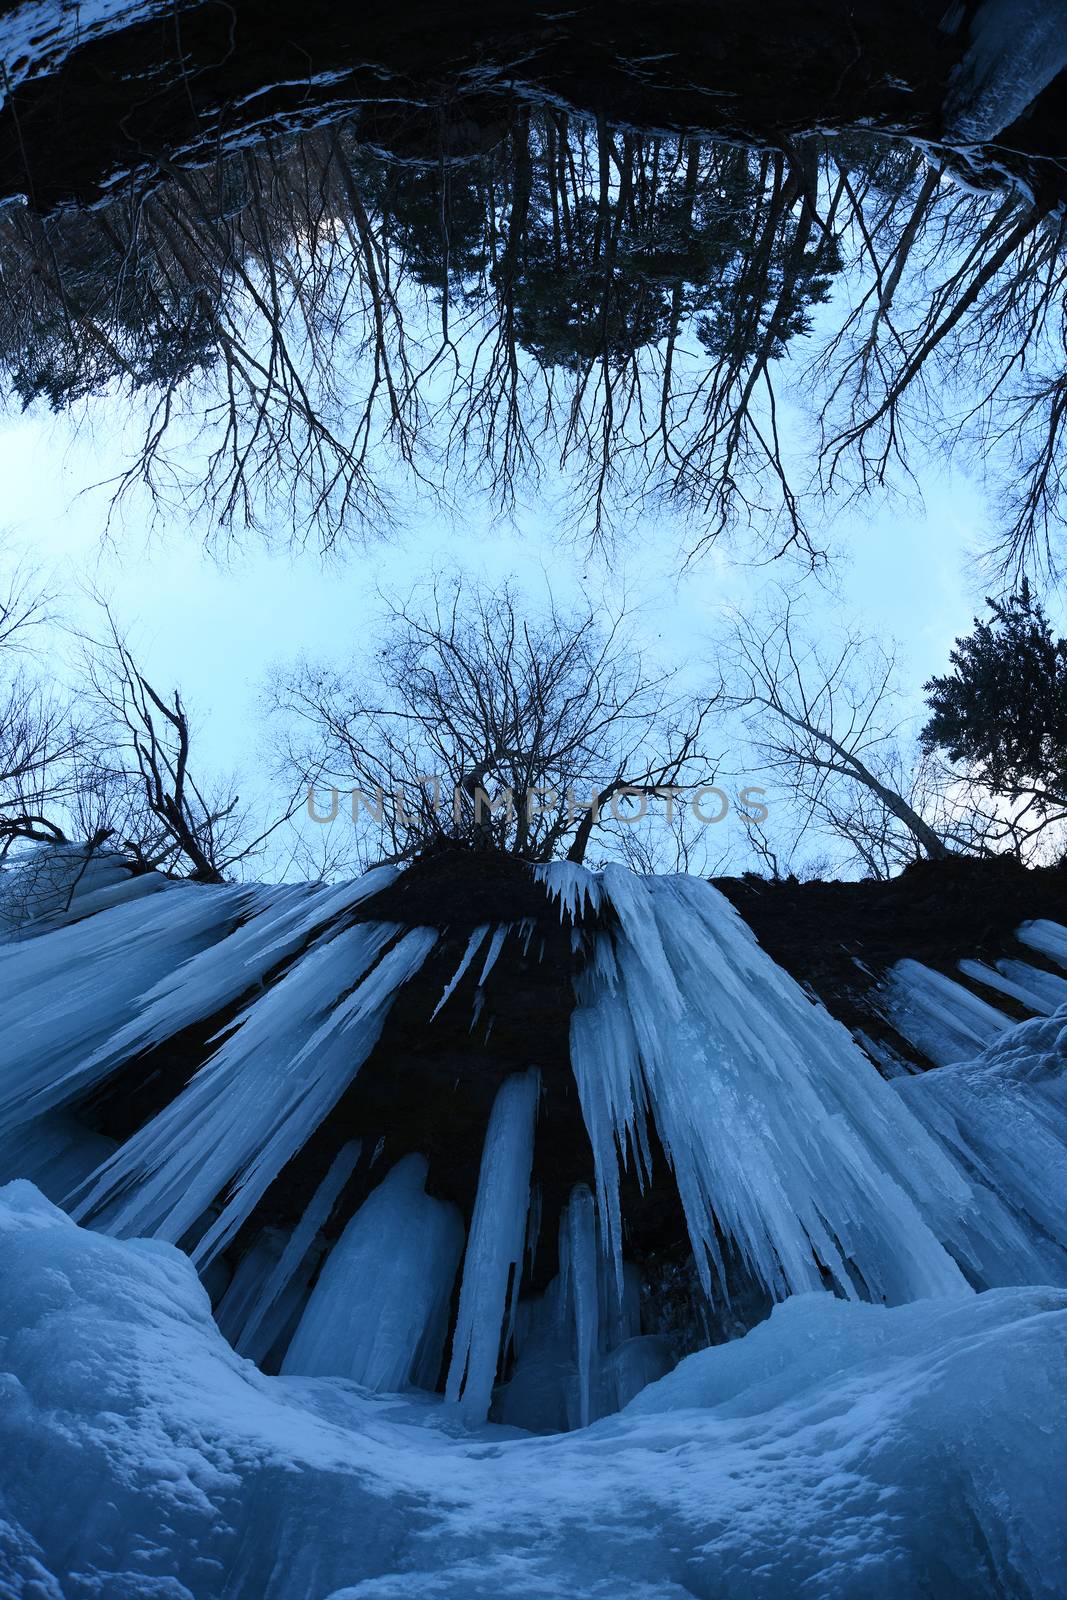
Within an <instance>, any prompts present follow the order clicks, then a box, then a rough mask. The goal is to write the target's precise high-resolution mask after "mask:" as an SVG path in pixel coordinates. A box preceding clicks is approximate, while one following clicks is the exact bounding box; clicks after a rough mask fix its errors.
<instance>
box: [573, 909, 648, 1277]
mask: <svg viewBox="0 0 1067 1600" xmlns="http://www.w3.org/2000/svg"><path fill="white" fill-rule="evenodd" d="M617 983H618V969H617V967H616V965H615V958H614V955H613V953H612V942H611V939H610V936H609V935H607V934H598V935H597V936H596V939H595V942H594V945H593V954H592V957H591V960H590V963H589V965H588V967H587V968H586V970H585V972H584V973H583V974H582V976H581V977H580V978H579V980H578V982H577V984H576V986H575V988H576V994H577V998H578V1000H579V1005H578V1006H577V1008H576V1009H575V1011H574V1012H573V1013H572V1015H571V1067H572V1070H573V1072H574V1077H575V1082H576V1083H577V1086H578V1099H579V1101H580V1103H581V1107H582V1117H583V1120H584V1122H585V1126H586V1131H587V1132H588V1134H589V1142H590V1144H591V1145H592V1149H593V1164H594V1171H595V1174H596V1193H597V1207H598V1210H599V1213H600V1226H601V1229H602V1231H603V1234H604V1238H605V1241H606V1243H607V1248H608V1250H609V1252H610V1254H611V1257H612V1260H613V1261H614V1265H615V1276H616V1280H617V1283H618V1286H619V1289H620V1292H621V1288H622V1213H621V1210H620V1205H619V1180H620V1171H619V1159H620V1154H622V1155H624V1156H625V1155H626V1154H627V1152H628V1153H629V1154H630V1156H631V1157H635V1158H636V1160H637V1162H638V1164H639V1169H640V1170H641V1172H642V1173H643V1174H644V1173H647V1171H648V1167H649V1157H648V1148H647V1143H646V1141H645V1126H646V1123H647V1120H648V1114H649V1107H648V1100H647V1096H646V1092H645V1084H644V1079H643V1077H642V1075H641V1067H640V1062H639V1059H638V1051H637V1040H636V1037H635V1035H634V1030H633V1024H632V1022H631V1020H630V1015H629V1012H628V1011H627V1010H626V1007H625V1005H624V1004H622V1003H620V1002H619V1000H617V998H616V996H615V993H614V990H615V986H616V984H617Z"/></svg>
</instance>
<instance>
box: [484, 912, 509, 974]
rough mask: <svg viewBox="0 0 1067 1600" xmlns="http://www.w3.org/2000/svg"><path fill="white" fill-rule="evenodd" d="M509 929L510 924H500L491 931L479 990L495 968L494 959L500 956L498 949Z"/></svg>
mask: <svg viewBox="0 0 1067 1600" xmlns="http://www.w3.org/2000/svg"><path fill="white" fill-rule="evenodd" d="M510 929H511V923H510V922H501V923H500V924H499V925H498V926H497V927H496V928H494V929H493V937H492V939H491V940H490V943H489V950H488V952H487V954H486V957H485V965H484V967H483V968H482V975H481V977H480V978H479V979H478V987H479V989H480V988H481V987H482V984H483V983H484V982H485V980H486V978H488V976H489V974H490V973H491V972H492V970H493V968H494V967H495V966H496V958H497V956H498V955H499V954H500V948H501V946H502V945H503V943H504V940H505V939H506V938H507V936H508V933H509V931H510Z"/></svg>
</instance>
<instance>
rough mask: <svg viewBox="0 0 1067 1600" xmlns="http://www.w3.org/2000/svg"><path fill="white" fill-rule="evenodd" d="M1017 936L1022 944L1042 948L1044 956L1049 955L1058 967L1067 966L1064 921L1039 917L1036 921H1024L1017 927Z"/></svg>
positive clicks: (1032, 947) (1066, 937)
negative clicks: (1053, 920)
mask: <svg viewBox="0 0 1067 1600" xmlns="http://www.w3.org/2000/svg"><path fill="white" fill-rule="evenodd" d="M1015 937H1016V938H1017V939H1018V940H1019V941H1020V942H1021V943H1022V944H1028V945H1029V946H1030V948H1031V950H1040V952H1041V954H1042V955H1043V956H1049V957H1050V958H1051V959H1052V960H1053V961H1055V963H1056V965H1057V966H1058V967H1064V968H1067V928H1065V927H1064V926H1063V925H1062V923H1059V922H1049V921H1048V920H1047V919H1046V918H1044V917H1039V918H1038V919H1037V921H1036V922H1024V923H1023V925H1022V927H1021V928H1016V930H1015Z"/></svg>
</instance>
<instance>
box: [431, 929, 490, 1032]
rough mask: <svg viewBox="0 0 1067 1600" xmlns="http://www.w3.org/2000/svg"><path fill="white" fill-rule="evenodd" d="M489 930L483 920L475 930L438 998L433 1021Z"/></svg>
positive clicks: (432, 1017)
mask: <svg viewBox="0 0 1067 1600" xmlns="http://www.w3.org/2000/svg"><path fill="white" fill-rule="evenodd" d="M488 932H489V924H488V922H483V923H482V924H481V926H480V927H477V928H475V930H474V932H473V933H472V934H471V936H470V938H469V939H468V940H467V948H466V950H465V951H464V952H463V958H462V960H461V961H460V964H459V966H458V967H457V968H456V970H455V972H454V973H453V974H452V977H451V979H450V981H449V982H448V983H447V984H446V985H445V991H444V993H443V994H442V996H441V998H440V1000H438V1002H437V1004H436V1005H435V1006H434V1008H433V1015H432V1016H431V1017H430V1021H431V1022H432V1021H433V1019H434V1017H436V1015H437V1013H438V1012H439V1011H440V1009H441V1007H442V1006H443V1005H444V1003H445V1001H446V1000H447V999H448V997H449V996H450V995H451V994H452V993H453V992H454V990H455V988H456V985H457V984H458V983H459V980H460V979H461V978H462V976H463V974H464V973H465V972H466V970H467V968H468V967H469V966H470V964H471V962H472V961H473V960H474V958H475V956H476V955H477V953H478V948H479V946H480V945H481V944H482V941H483V940H484V939H485V936H486V934H487V933H488Z"/></svg>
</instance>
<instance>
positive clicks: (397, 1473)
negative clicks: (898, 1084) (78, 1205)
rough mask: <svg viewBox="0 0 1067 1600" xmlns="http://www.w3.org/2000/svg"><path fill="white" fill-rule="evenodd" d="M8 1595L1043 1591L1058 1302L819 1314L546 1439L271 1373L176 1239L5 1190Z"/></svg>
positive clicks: (1056, 1482) (53, 1598)
mask: <svg viewBox="0 0 1067 1600" xmlns="http://www.w3.org/2000/svg"><path fill="white" fill-rule="evenodd" d="M0 1327H2V1336H0V1370H2V1372H3V1374H4V1376H3V1377H2V1378H0V1383H2V1384H3V1403H2V1406H0V1452H2V1459H3V1462H4V1473H3V1500H2V1513H3V1516H4V1518H5V1521H6V1526H5V1527H4V1531H3V1535H2V1542H0V1592H3V1593H4V1595H5V1596H6V1595H19V1596H25V1597H27V1600H29V1597H31V1596H32V1597H33V1600H89V1597H92V1600H189V1597H190V1596H193V1597H195V1600H223V1597H225V1600H303V1597H308V1600H312V1597H315V1600H319V1597H322V1600H325V1597H327V1596H332V1597H333V1600H342V1597H343V1600H401V1597H411V1600H503V1597H505V1596H525V1597H530V1600H535V1597H536V1600H554V1597H557V1596H558V1597H560V1600H585V1597H588V1600H593V1597H596V1600H687V1597H692V1596H700V1597H703V1600H712V1597H715V1600H772V1597H778V1596H781V1597H782V1600H786V1597H788V1600H795V1597H797V1596H804V1597H806V1600H852V1597H855V1600H880V1597H885V1600H890V1597H892V1600H900V1597H902V1596H918V1595H928V1596H937V1597H939V1600H953V1597H959V1600H980V1597H982V1596H989V1597H993V1596H998V1597H1004V1596H1047V1597H1048V1600H1053V1597H1055V1596H1059V1595H1062V1592H1063V1590H1062V1578H1063V1574H1064V1572H1065V1571H1067V1501H1065V1497H1064V1495H1063V1492H1062V1489H1063V1482H1064V1473H1065V1468H1067V1443H1065V1441H1067V1389H1065V1385H1064V1380H1063V1358H1064V1353H1065V1345H1067V1292H1064V1291H1062V1290H1054V1289H1010V1290H992V1291H989V1292H987V1293H985V1294H981V1295H972V1296H968V1297H967V1298H965V1299H937V1300H926V1301H919V1302H916V1303H914V1304H911V1305H906V1306H899V1307H896V1308H893V1309H886V1308H882V1307H874V1306H869V1305H857V1304H854V1303H849V1302H846V1301H842V1300H838V1299H835V1298H834V1297H833V1296H831V1295H826V1294H811V1295H803V1296H800V1297H798V1298H795V1299H792V1300H790V1301H788V1302H786V1304H784V1305H782V1306H779V1307H778V1309H777V1310H776V1311H775V1312H774V1314H773V1316H772V1317H771V1319H770V1320H769V1322H766V1323H764V1324H763V1325H762V1326H760V1327H759V1328H757V1329H756V1330H755V1331H754V1332H752V1333H750V1334H749V1335H748V1336H747V1337H746V1338H744V1339H742V1340H739V1341H736V1342H735V1343H733V1344H730V1345H728V1346H724V1347H720V1348H718V1349H713V1350H707V1351H704V1352H702V1353H700V1354H698V1355H695V1356H691V1357H690V1358H689V1359H688V1360H686V1361H685V1362H683V1363H682V1365H681V1366H680V1367H678V1368H676V1370H675V1371H674V1372H673V1373H671V1374H670V1376H669V1377H666V1378H664V1379H663V1380H662V1381H661V1382H659V1383H657V1384H655V1385H653V1386H652V1387H650V1388H648V1389H646V1390H644V1392H643V1393H642V1394H641V1395H640V1396H638V1398H637V1399H636V1400H635V1401H633V1402H632V1403H631V1405H630V1406H629V1407H628V1409H627V1410H626V1411H624V1412H623V1413H622V1414H621V1415H619V1416H617V1417H613V1418H610V1419H607V1420H605V1421H602V1422H600V1423H597V1424H594V1426H593V1427H591V1428H589V1429H585V1430H582V1431H581V1432H578V1433H572V1434H564V1435H559V1436H556V1437H554V1438H548V1439H545V1438H534V1437H530V1436H523V1435H518V1434H516V1433H515V1432H514V1430H508V1429H499V1428H492V1427H486V1428H482V1429H478V1430H475V1431H473V1432H469V1433H468V1432H464V1431H462V1430H461V1429H460V1428H459V1427H458V1425H457V1424H456V1423H455V1422H450V1421H449V1420H448V1417H449V1413H448V1411H447V1409H446V1407H445V1406H444V1405H443V1404H442V1403H440V1402H438V1401H435V1400H432V1399H429V1398H420V1399H399V1398H387V1397H381V1396H373V1395H370V1394H369V1393H368V1392H367V1391H365V1390H361V1389H359V1388H358V1387H357V1386H355V1385H354V1384H352V1383H349V1382H346V1381H344V1380H341V1379H328V1378H318V1379H311V1378H286V1377H281V1378H268V1377H264V1376H263V1375H262V1374H261V1373H260V1372H259V1371H258V1369H257V1368H256V1367H254V1366H253V1365H252V1364H251V1363H250V1362H248V1361H244V1360H242V1359H241V1358H240V1357H238V1356H237V1355H235V1354H234V1352H233V1351H232V1349H231V1348H230V1347H229V1345H228V1344H227V1343H226V1342H225V1340H224V1339H223V1338H222V1336H221V1334H220V1333H219V1332H218V1330H217V1329H216V1327H215V1324H214V1323H213V1321H212V1319H211V1314H210V1310H209V1305H208V1300H207V1296H206V1294H205V1292H204V1290H203V1289H202V1287H201V1286H200V1284H199V1282H198V1280H197V1277H196V1274H195V1272H194V1270H193V1268H192V1266H191V1265H190V1263H189V1262H188V1260H187V1259H186V1258H185V1257H184V1256H183V1255H181V1254H180V1253H179V1252H178V1251H177V1250H176V1249H174V1248H173V1247H172V1246H170V1245H167V1244H162V1243H158V1242H149V1241H143V1240H138V1241H124V1240H117V1239H112V1238H108V1237H106V1236H104V1235H100V1234H95V1233H91V1232H88V1231H84V1230H82V1229H80V1228H78V1227H77V1226H76V1225H75V1223H73V1222H72V1221H71V1220H70V1219H69V1218H68V1217H67V1216H66V1215H65V1214H64V1213H63V1212H61V1211H59V1210H57V1209H56V1208H54V1207H53V1206H52V1205H51V1204H50V1203H49V1202H47V1201H46V1200H44V1199H43V1198H42V1197H41V1196H40V1195H39V1193H38V1192H37V1191H36V1190H35V1189H34V1188H33V1187H32V1186H31V1185H29V1184H27V1183H15V1184H12V1185H10V1186H9V1187H8V1188H6V1189H5V1190H4V1191H3V1192H2V1195H0Z"/></svg>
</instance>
